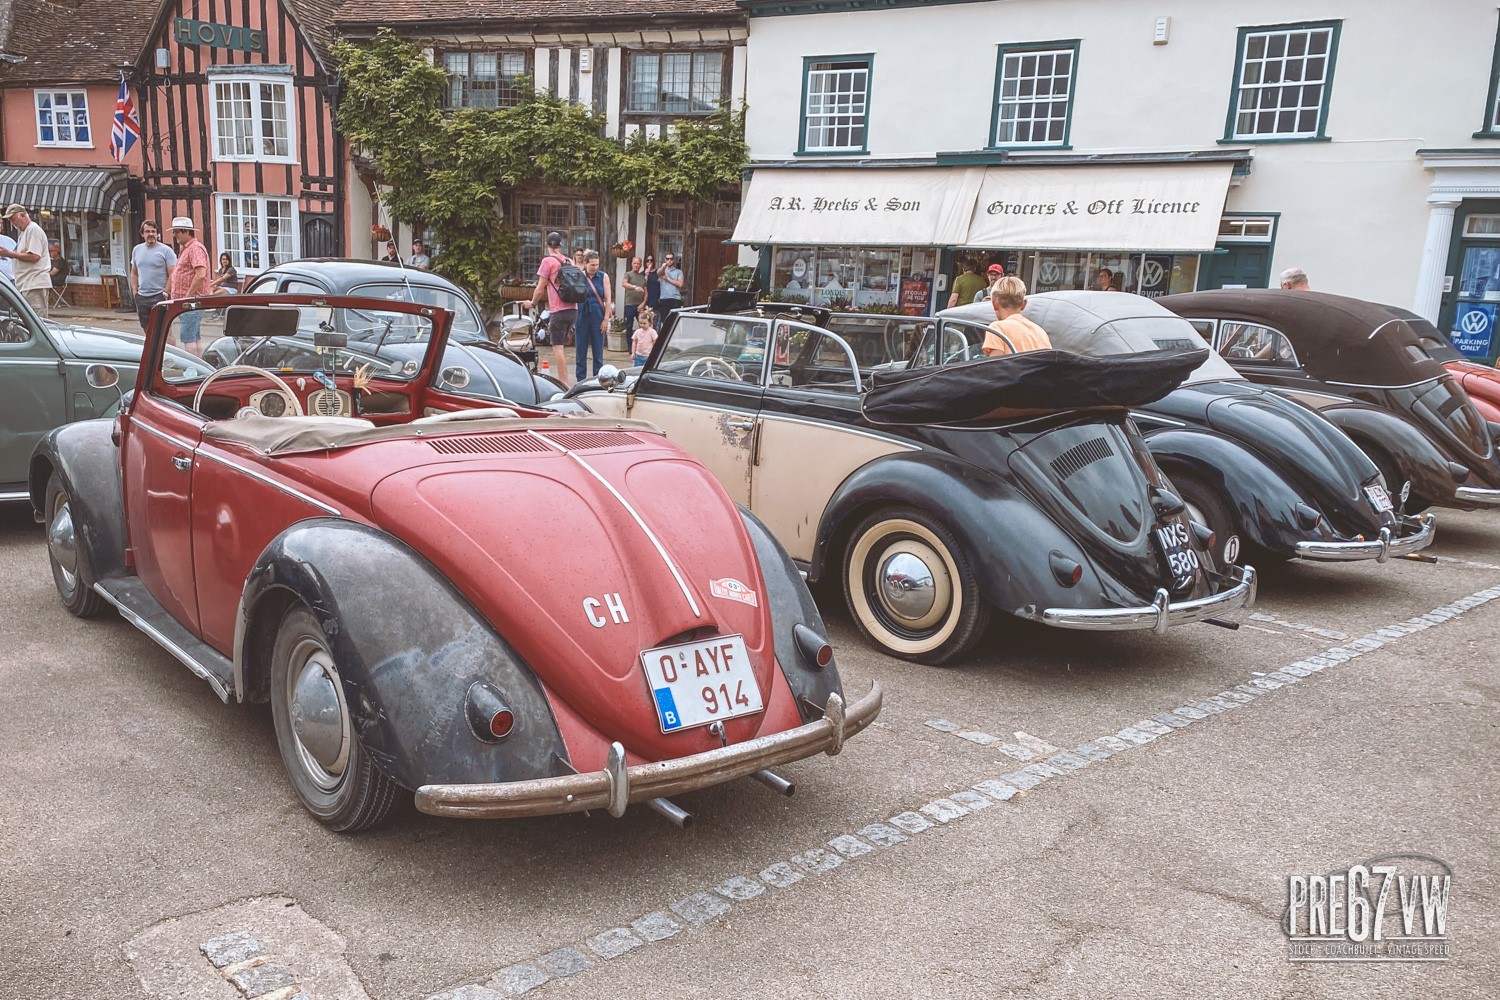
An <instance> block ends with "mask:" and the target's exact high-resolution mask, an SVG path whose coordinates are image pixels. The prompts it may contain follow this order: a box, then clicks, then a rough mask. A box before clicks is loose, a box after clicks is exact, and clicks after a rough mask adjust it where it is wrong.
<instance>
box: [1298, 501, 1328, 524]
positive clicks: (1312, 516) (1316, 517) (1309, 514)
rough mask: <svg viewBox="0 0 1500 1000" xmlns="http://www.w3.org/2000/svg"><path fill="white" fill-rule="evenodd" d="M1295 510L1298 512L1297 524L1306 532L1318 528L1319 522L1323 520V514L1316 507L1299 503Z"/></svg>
mask: <svg viewBox="0 0 1500 1000" xmlns="http://www.w3.org/2000/svg"><path fill="white" fill-rule="evenodd" d="M1295 509H1296V512H1297V524H1298V525H1300V526H1301V527H1302V528H1303V529H1304V530H1307V531H1311V530H1312V529H1314V528H1316V527H1317V526H1318V522H1319V521H1321V520H1323V515H1322V513H1321V512H1320V511H1319V510H1318V509H1317V508H1316V507H1311V506H1309V505H1307V504H1305V503H1299V504H1297V506H1296V508H1295Z"/></svg>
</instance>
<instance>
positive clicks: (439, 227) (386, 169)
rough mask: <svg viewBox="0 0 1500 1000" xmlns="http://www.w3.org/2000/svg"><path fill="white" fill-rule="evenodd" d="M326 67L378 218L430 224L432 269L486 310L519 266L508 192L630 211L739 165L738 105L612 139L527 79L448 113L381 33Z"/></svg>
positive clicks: (436, 76) (431, 81) (736, 173)
mask: <svg viewBox="0 0 1500 1000" xmlns="http://www.w3.org/2000/svg"><path fill="white" fill-rule="evenodd" d="M334 59H335V61H336V62H337V63H338V67H339V73H340V76H341V79H342V94H341V98H340V101H339V108H338V125H339V128H340V129H342V130H343V133H344V135H345V137H346V138H347V139H348V141H349V143H350V144H351V146H352V148H353V149H354V150H355V151H356V153H357V154H358V155H360V156H362V157H365V158H367V159H368V160H369V161H371V162H372V163H373V165H374V168H375V172H376V173H377V174H378V176H379V179H380V182H381V183H382V184H383V185H386V190H384V191H383V192H382V195H381V200H382V203H383V204H384V206H385V209H386V211H387V212H389V213H390V216H391V218H392V219H393V220H397V221H401V222H408V223H421V224H426V225H428V226H430V227H432V229H433V230H434V231H435V232H436V234H437V242H438V243H439V245H441V247H442V253H441V254H439V255H438V256H437V257H435V258H434V266H435V267H436V269H437V270H438V271H440V272H441V273H442V274H444V275H445V276H447V277H448V278H449V279H451V280H453V281H454V282H456V283H457V284H459V285H462V286H464V287H465V288H467V289H469V290H470V292H472V293H473V294H474V295H475V297H476V298H477V299H478V300H479V302H480V305H481V306H483V307H484V308H486V309H487V310H489V309H493V308H495V307H496V306H498V305H499V299H500V290H499V284H500V281H501V279H502V278H503V277H504V276H506V275H509V274H514V272H515V269H516V265H517V257H516V253H517V249H518V246H519V241H518V238H517V236H516V232H515V230H514V229H513V228H511V227H509V226H507V225H506V223H505V220H504V219H503V218H502V216H501V196H502V195H503V194H504V193H506V192H507V191H509V190H512V189H515V188H518V187H521V186H523V185H527V184H532V183H537V182H541V183H547V184H553V185H557V186H561V187H578V188H589V189H592V190H597V191H601V192H603V193H605V194H607V195H609V196H611V197H613V198H616V199H620V200H623V201H627V202H632V203H639V202H642V201H645V200H647V199H650V198H692V199H712V198H713V197H715V195H716V194H717V192H718V191H719V190H720V188H722V187H724V186H725V185H729V184H733V183H736V182H737V181H738V180H739V178H740V174H741V171H742V170H743V169H744V166H745V163H746V160H747V158H748V153H747V149H746V146H745V118H744V111H743V109H741V110H728V109H725V110H721V111H719V112H718V113H716V114H714V115H711V116H709V117H707V118H704V119H701V120H695V121H684V122H680V123H678V124H676V125H675V126H673V127H672V128H670V129H668V130H667V134H666V135H664V136H662V137H659V138H648V137H647V136H646V135H645V133H644V132H641V133H639V134H637V135H635V136H633V137H632V138H630V139H628V140H625V141H619V140H615V139H611V138H608V137H606V136H605V134H604V124H605V123H604V119H603V118H602V117H601V116H598V115H595V114H593V113H592V112H591V111H589V110H588V109H586V108H584V107H581V106H579V105H576V104H572V103H569V102H567V101H563V100H560V99H558V98H557V97H555V96H553V95H551V94H549V93H546V92H544V91H537V90H535V89H534V88H533V87H532V86H531V84H530V82H529V81H527V80H522V81H520V83H519V86H520V88H521V99H520V102H519V103H518V104H516V105H515V106H513V107H507V108H494V109H478V108H470V109H463V110H447V109H445V108H444V107H443V92H444V90H445V88H446V87H447V76H446V74H445V73H444V72H443V71H442V70H441V69H439V68H438V67H436V66H433V65H431V64H430V63H428V62H427V60H426V59H425V58H424V57H423V55H422V52H421V50H420V49H418V48H417V47H416V46H415V45H413V44H412V43H411V42H408V41H405V40H403V39H401V38H399V37H397V36H396V35H395V34H394V33H392V32H390V31H388V30H383V31H381V32H380V33H379V34H378V35H377V36H376V37H375V39H374V40H373V41H371V42H370V43H368V44H365V45H354V44H352V43H349V42H340V43H338V44H337V45H336V46H335V47H334ZM527 280H529V276H528V277H527Z"/></svg>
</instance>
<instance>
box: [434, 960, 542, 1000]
mask: <svg viewBox="0 0 1500 1000" xmlns="http://www.w3.org/2000/svg"><path fill="white" fill-rule="evenodd" d="M551 978H552V975H551V974H550V973H549V972H547V971H546V970H545V969H539V968H537V967H536V966H535V965H531V964H529V963H527V962H519V963H517V964H515V965H507V966H506V967H505V968H503V969H501V970H500V971H499V972H497V973H495V974H494V975H493V976H491V977H490V979H489V982H488V983H486V984H485V985H487V986H489V987H490V989H493V990H499V991H500V995H501V996H507V997H518V996H520V995H521V994H522V993H525V992H526V991H528V990H534V989H536V988H537V987H538V986H540V985H542V984H543V983H545V982H546V981H547V980H549V979H551ZM454 1000H464V998H462V997H455V998H454ZM476 1000H478V998H476ZM486 1000H488V998H486Z"/></svg>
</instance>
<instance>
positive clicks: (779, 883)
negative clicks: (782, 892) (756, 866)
mask: <svg viewBox="0 0 1500 1000" xmlns="http://www.w3.org/2000/svg"><path fill="white" fill-rule="evenodd" d="M806 877H807V876H806V875H803V874H802V873H801V872H799V871H798V870H797V869H795V868H793V867H792V866H791V865H789V864H787V863H786V862H785V861H778V862H776V863H775V864H774V865H772V866H771V867H769V868H766V869H763V870H762V871H761V873H760V880H761V881H762V882H764V883H765V884H766V885H774V886H775V887H776V888H778V889H789V888H791V887H792V886H794V885H796V884H797V883H798V882H801V881H802V880H803V879H805V878H806Z"/></svg>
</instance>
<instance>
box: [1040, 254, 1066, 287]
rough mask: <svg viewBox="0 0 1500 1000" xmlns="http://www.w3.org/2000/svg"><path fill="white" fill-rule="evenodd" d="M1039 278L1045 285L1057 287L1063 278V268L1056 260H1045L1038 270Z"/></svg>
mask: <svg viewBox="0 0 1500 1000" xmlns="http://www.w3.org/2000/svg"><path fill="white" fill-rule="evenodd" d="M1037 277H1039V278H1041V279H1042V284H1044V285H1055V284H1057V283H1058V281H1059V280H1061V278H1062V268H1061V267H1060V266H1058V263H1057V261H1055V260H1044V261H1042V266H1041V267H1040V268H1039V269H1038V274H1037Z"/></svg>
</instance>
